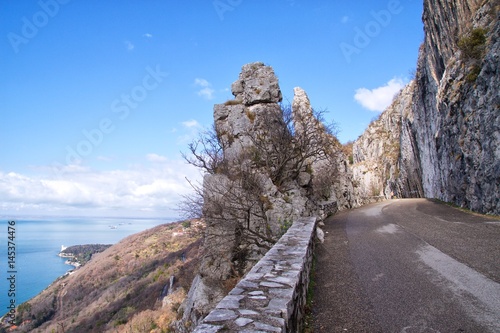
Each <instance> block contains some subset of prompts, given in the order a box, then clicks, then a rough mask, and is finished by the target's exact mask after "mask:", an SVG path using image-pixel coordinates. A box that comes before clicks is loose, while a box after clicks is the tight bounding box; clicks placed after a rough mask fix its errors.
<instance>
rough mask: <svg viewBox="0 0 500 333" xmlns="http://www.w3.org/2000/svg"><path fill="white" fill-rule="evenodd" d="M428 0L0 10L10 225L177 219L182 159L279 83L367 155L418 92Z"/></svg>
mask: <svg viewBox="0 0 500 333" xmlns="http://www.w3.org/2000/svg"><path fill="white" fill-rule="evenodd" d="M421 16H422V1H417V0H401V1H398V0H382V1H379V0H376V1H375V0H370V1H368V0H366V1H364V0H363V1H361V0H360V1H336V0H266V1H264V0H191V1H174V0H148V1H144V0H122V1H117V0H109V1H97V0H85V1H83V0H39V1H35V0H34V1H29V0H25V1H15V0H5V1H1V2H0V114H1V121H0V216H3V217H5V218H11V217H12V218H14V217H16V216H130V217H176V216H178V215H179V212H178V211H177V210H176V208H177V205H178V202H179V200H180V199H181V196H182V195H185V194H187V193H189V192H190V186H189V183H188V182H187V181H186V178H187V179H190V180H191V181H199V180H201V178H202V175H201V174H200V172H199V171H198V170H196V169H194V168H193V167H191V166H189V165H187V164H186V163H185V162H184V160H183V159H182V157H181V152H186V151H187V145H188V144H189V143H190V142H191V141H192V140H193V139H194V138H196V137H197V135H198V133H199V132H200V131H203V129H205V128H208V127H210V126H211V125H212V123H213V113H212V112H213V105H214V104H218V103H224V102H225V101H227V100H229V99H232V98H233V96H232V94H231V91H230V87H231V84H232V83H233V82H234V81H236V80H237V79H238V75H239V73H240V71H241V67H242V66H243V65H244V64H246V63H250V62H255V61H261V62H264V63H265V64H266V65H270V66H272V67H273V68H274V71H275V73H276V75H277V77H278V79H279V81H280V87H281V90H282V94H283V96H284V101H285V102H290V103H291V101H292V100H293V88H294V87H297V86H299V87H301V88H303V89H304V90H305V91H306V92H307V93H308V95H309V98H310V100H311V103H312V105H313V107H314V108H315V109H318V110H326V111H327V114H326V116H325V118H326V120H327V121H334V122H335V123H337V125H338V127H339V130H340V132H339V135H338V137H339V139H340V141H341V142H347V141H349V140H355V139H356V138H357V137H358V136H359V135H360V134H362V132H363V131H364V129H365V128H366V127H367V125H368V124H369V123H370V121H371V120H372V119H373V118H375V117H376V116H377V115H378V114H379V113H380V112H381V111H382V110H383V109H384V108H385V107H386V106H388V104H389V103H390V102H391V101H392V99H393V96H394V94H395V93H397V92H398V91H399V90H400V89H401V88H402V87H403V86H404V85H405V84H406V83H408V82H409V80H410V79H411V75H412V74H411V73H412V72H414V70H415V67H416V61H417V55H418V48H419V46H420V44H421V43H422V41H423V26H422V22H421Z"/></svg>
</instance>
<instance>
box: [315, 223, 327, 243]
mask: <svg viewBox="0 0 500 333" xmlns="http://www.w3.org/2000/svg"><path fill="white" fill-rule="evenodd" d="M316 238H317V239H318V240H319V242H320V243H321V244H323V243H324V242H325V232H324V231H323V230H321V228H319V227H317V228H316Z"/></svg>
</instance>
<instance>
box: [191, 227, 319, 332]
mask: <svg viewBox="0 0 500 333" xmlns="http://www.w3.org/2000/svg"><path fill="white" fill-rule="evenodd" d="M315 230H316V218H315V217H308V218H301V219H299V220H297V221H296V222H295V223H294V224H293V225H292V227H290V229H289V230H288V231H287V233H286V234H285V235H284V236H283V237H281V239H280V240H279V241H278V243H276V244H275V245H274V246H273V248H272V249H271V250H269V252H268V253H267V254H266V255H265V256H264V257H263V258H262V259H261V260H260V261H259V262H258V263H257V264H256V265H255V266H254V267H253V268H252V270H251V271H250V272H249V273H248V274H247V275H245V277H244V278H243V279H242V280H241V281H240V282H239V283H238V284H237V285H236V287H235V288H234V289H233V290H232V291H231V292H230V293H229V295H228V296H226V297H225V298H224V299H223V300H222V301H221V302H220V303H219V304H218V305H217V307H216V309H215V310H213V311H212V312H210V313H209V315H208V316H207V317H205V319H203V321H202V323H201V324H200V325H199V326H198V327H197V328H196V329H195V330H194V332H195V333H217V332H241V333H244V332H263V333H267V332H293V333H295V332H300V330H301V328H302V322H303V317H304V309H305V304H306V294H307V288H308V285H309V275H310V271H311V267H312V261H313V252H314V240H315V234H316V232H315Z"/></svg>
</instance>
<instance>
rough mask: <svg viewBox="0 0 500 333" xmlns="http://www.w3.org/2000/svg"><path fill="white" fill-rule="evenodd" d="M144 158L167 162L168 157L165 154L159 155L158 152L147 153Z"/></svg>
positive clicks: (151, 160)
mask: <svg viewBox="0 0 500 333" xmlns="http://www.w3.org/2000/svg"><path fill="white" fill-rule="evenodd" d="M146 158H147V159H148V161H150V162H167V161H168V159H167V158H166V157H165V156H161V155H158V154H147V155H146Z"/></svg>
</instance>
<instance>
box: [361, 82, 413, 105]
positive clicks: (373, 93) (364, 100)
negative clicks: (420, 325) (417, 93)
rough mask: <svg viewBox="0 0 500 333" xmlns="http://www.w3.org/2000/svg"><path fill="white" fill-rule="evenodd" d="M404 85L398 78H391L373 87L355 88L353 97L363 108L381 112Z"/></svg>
mask: <svg viewBox="0 0 500 333" xmlns="http://www.w3.org/2000/svg"><path fill="white" fill-rule="evenodd" d="M404 86H405V82H404V81H403V80H402V79H399V78H393V79H392V80H390V81H389V82H387V84H385V85H383V86H382V87H378V88H375V89H372V90H370V89H367V88H360V89H357V90H356V94H355V95H354V99H355V100H356V102H358V103H359V104H361V105H362V106H363V107H364V108H365V109H368V110H370V111H376V112H382V111H384V110H385V109H386V108H387V107H388V106H389V105H391V103H392V100H393V99H394V96H395V95H396V94H397V93H398V92H399V91H400V90H401V89H403V87H404Z"/></svg>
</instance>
